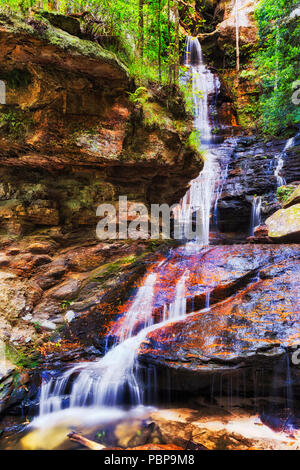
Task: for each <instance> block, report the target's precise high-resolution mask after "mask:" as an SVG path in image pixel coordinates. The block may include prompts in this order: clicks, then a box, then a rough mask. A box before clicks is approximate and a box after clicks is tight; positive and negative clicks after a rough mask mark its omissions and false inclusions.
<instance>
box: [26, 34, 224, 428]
mask: <svg viewBox="0 0 300 470" xmlns="http://www.w3.org/2000/svg"><path fill="white" fill-rule="evenodd" d="M185 68H186V73H185V76H184V77H183V83H186V84H187V83H188V82H189V83H191V85H192V96H193V106H194V115H195V119H194V127H195V130H196V131H197V136H198V145H199V150H200V149H205V152H206V153H205V162H204V167H203V170H202V171H201V173H200V175H199V176H198V178H196V179H195V180H193V181H192V182H191V183H190V188H189V190H188V191H187V193H186V195H185V196H184V198H183V199H182V200H181V202H180V204H179V205H178V206H177V208H176V210H175V211H174V215H175V217H176V219H177V223H178V225H179V226H180V230H181V233H182V234H183V235H184V236H186V235H187V234H188V232H189V231H191V226H192V218H193V216H195V217H196V219H197V221H198V224H197V226H199V230H197V231H196V236H194V239H195V244H196V245H197V246H200V247H201V246H203V245H208V244H209V225H210V214H211V208H212V206H213V203H214V197H215V190H216V185H217V181H218V179H219V174H220V167H219V164H218V161H217V155H216V154H215V153H214V151H213V150H214V149H213V138H212V135H213V133H212V128H211V125H210V120H209V95H210V94H213V93H217V90H218V87H219V82H218V80H216V78H215V77H214V75H213V74H212V73H211V71H210V70H209V69H208V68H207V67H206V66H205V65H204V62H203V56H202V50H201V46H200V43H199V41H198V40H197V39H195V38H191V37H189V38H187V43H186V52H185ZM187 238H188V237H187ZM188 239H191V238H188ZM161 265H162V263H159V264H158V265H157V266H155V267H154V268H153V269H152V271H151V272H150V273H149V274H148V275H147V276H146V277H145V279H144V282H143V284H142V285H141V287H139V289H138V291H137V293H136V295H135V298H134V299H133V301H132V302H131V304H130V306H129V307H128V310H127V312H126V313H125V316H124V317H123V318H122V319H120V321H117V322H116V323H115V325H114V327H113V328H112V330H111V331H110V333H109V337H113V338H117V340H116V341H114V344H113V346H112V347H111V349H109V350H108V351H107V352H106V354H105V356H104V357H102V358H101V359H99V360H98V361H95V362H83V363H79V364H77V365H75V366H74V367H72V368H71V369H69V370H67V371H66V372H65V373H63V374H62V375H61V376H59V377H58V378H53V379H50V380H44V383H43V384H42V387H41V397H40V415H41V416H45V415H47V414H49V413H53V412H58V411H59V412H61V411H62V410H63V409H64V408H67V407H68V408H72V409H74V410H75V409H77V410H78V407H79V408H82V409H83V410H84V409H85V407H89V409H91V407H98V408H99V409H100V408H101V409H103V407H111V408H112V409H113V407H116V406H119V405H124V404H125V403H127V404H130V405H132V406H135V405H140V404H144V403H145V389H144V387H145V377H144V376H145V374H144V375H143V369H142V368H141V367H140V365H139V363H138V361H137V354H138V350H139V348H140V345H141V343H142V342H143V341H144V340H145V339H146V338H147V335H148V334H149V333H150V332H151V331H153V330H154V329H156V328H161V327H162V326H164V325H166V324H168V323H169V322H172V321H177V320H180V319H182V318H183V317H184V316H185V315H186V295H185V288H186V281H187V278H188V276H189V271H188V270H186V271H185V272H184V273H183V275H182V276H181V278H180V279H179V280H178V281H177V284H176V288H175V298H174V301H173V302H172V303H171V304H169V305H164V308H163V319H162V321H161V322H160V323H156V324H155V323H154V318H153V303H154V300H155V287H156V285H157V278H158V274H159V272H160V269H161ZM206 305H207V306H209V295H208V296H207V302H206ZM148 385H149V386H150V385H151V384H148ZM148 389H149V387H148ZM146 391H147V389H146ZM33 425H34V422H33Z"/></svg>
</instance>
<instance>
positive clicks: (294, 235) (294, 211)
mask: <svg viewBox="0 0 300 470" xmlns="http://www.w3.org/2000/svg"><path fill="white" fill-rule="evenodd" d="M266 225H267V227H268V231H269V237H270V238H272V239H273V240H274V241H276V242H278V243H280V242H285V241H289V242H290V241H292V242H299V241H300V204H295V205H293V206H289V207H288V208H287V209H280V210H279V211H277V212H275V214H273V215H272V216H271V217H269V218H268V219H267V220H266Z"/></svg>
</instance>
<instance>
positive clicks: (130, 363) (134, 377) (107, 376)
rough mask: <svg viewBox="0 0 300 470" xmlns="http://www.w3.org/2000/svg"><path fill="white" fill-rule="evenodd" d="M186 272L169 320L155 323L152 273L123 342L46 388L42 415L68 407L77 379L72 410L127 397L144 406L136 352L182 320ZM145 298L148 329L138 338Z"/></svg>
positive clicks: (133, 308)
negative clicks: (161, 330) (135, 331)
mask: <svg viewBox="0 0 300 470" xmlns="http://www.w3.org/2000/svg"><path fill="white" fill-rule="evenodd" d="M186 275H187V273H186V272H185V273H184V274H183V276H182V277H181V279H179V281H178V283H177V286H176V296H175V300H174V302H173V303H172V304H170V305H169V307H168V309H167V313H166V314H165V320H164V321H162V322H161V323H158V324H153V318H152V309H151V307H152V299H153V293H154V286H155V280H156V274H155V273H151V274H149V275H148V276H147V277H146V279H145V281H144V283H143V285H142V286H141V287H140V289H139V291H138V293H137V295H136V298H135V301H134V302H133V304H132V306H131V308H130V309H129V311H128V312H127V317H126V318H128V321H127V322H124V323H121V324H120V327H119V331H118V330H117V331H116V332H115V333H119V338H122V340H121V342H120V343H119V344H118V345H116V346H114V347H112V349H111V350H110V351H109V352H108V353H107V354H106V355H105V356H104V357H103V358H102V359H100V360H99V361H96V362H93V363H90V362H85V363H81V364H78V365H76V366H75V367H73V368H72V369H70V370H68V371H67V372H66V373H65V374H63V375H62V376H61V377H59V378H58V379H56V380H54V381H51V380H50V381H49V382H48V383H46V384H44V385H43V386H42V391H41V400H40V414H42V415H43V414H48V413H51V412H54V411H59V410H61V409H63V407H64V406H65V404H66V403H65V399H66V396H65V395H66V390H67V388H68V387H69V385H70V382H71V380H72V378H74V377H76V375H77V377H76V378H75V380H73V384H72V389H71V393H70V396H69V399H68V406H69V407H74V408H75V407H84V406H89V405H90V406H98V407H100V406H117V405H120V404H123V403H124V397H125V394H126V395H127V396H128V397H129V399H128V401H129V402H130V404H131V405H140V404H142V403H143V402H144V400H143V391H144V390H143V383H142V381H141V380H139V366H138V363H137V360H136V353H137V351H138V348H139V346H140V344H141V343H142V341H144V340H145V338H146V336H147V334H148V333H150V332H151V331H152V330H154V329H155V328H158V327H161V326H163V325H164V324H166V323H168V322H169V321H171V320H179V319H181V318H182V317H184V316H185V314H186V301H185V280H186ZM142 296H143V297H144V300H143V304H140V306H141V305H144V307H145V310H144V311H143V312H142V314H143V319H144V324H145V327H144V328H143V329H142V330H141V331H140V332H139V333H138V334H136V335H132V331H133V325H134V324H136V323H138V322H139V321H140V314H141V309H138V308H137V300H138V299H141V297H142Z"/></svg>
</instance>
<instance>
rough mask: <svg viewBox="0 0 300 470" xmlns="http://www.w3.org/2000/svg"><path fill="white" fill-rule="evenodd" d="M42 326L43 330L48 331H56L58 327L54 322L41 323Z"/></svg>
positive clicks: (44, 321) (45, 321)
mask: <svg viewBox="0 0 300 470" xmlns="http://www.w3.org/2000/svg"><path fill="white" fill-rule="evenodd" d="M40 326H41V327H42V328H45V329H46V330H52V331H53V330H56V325H55V323H53V322H52V321H49V320H43V321H41V322H40Z"/></svg>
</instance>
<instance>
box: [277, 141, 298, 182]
mask: <svg viewBox="0 0 300 470" xmlns="http://www.w3.org/2000/svg"><path fill="white" fill-rule="evenodd" d="M293 142H294V137H292V138H291V139H289V140H288V141H287V143H286V144H285V147H284V149H283V151H282V152H281V153H280V154H279V155H278V157H277V159H276V167H275V172H274V175H275V177H276V181H277V186H278V187H280V186H284V185H285V184H286V180H285V178H284V176H283V168H284V162H285V159H286V158H287V154H286V152H287V150H288V149H289V148H290V147H292V146H293Z"/></svg>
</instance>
